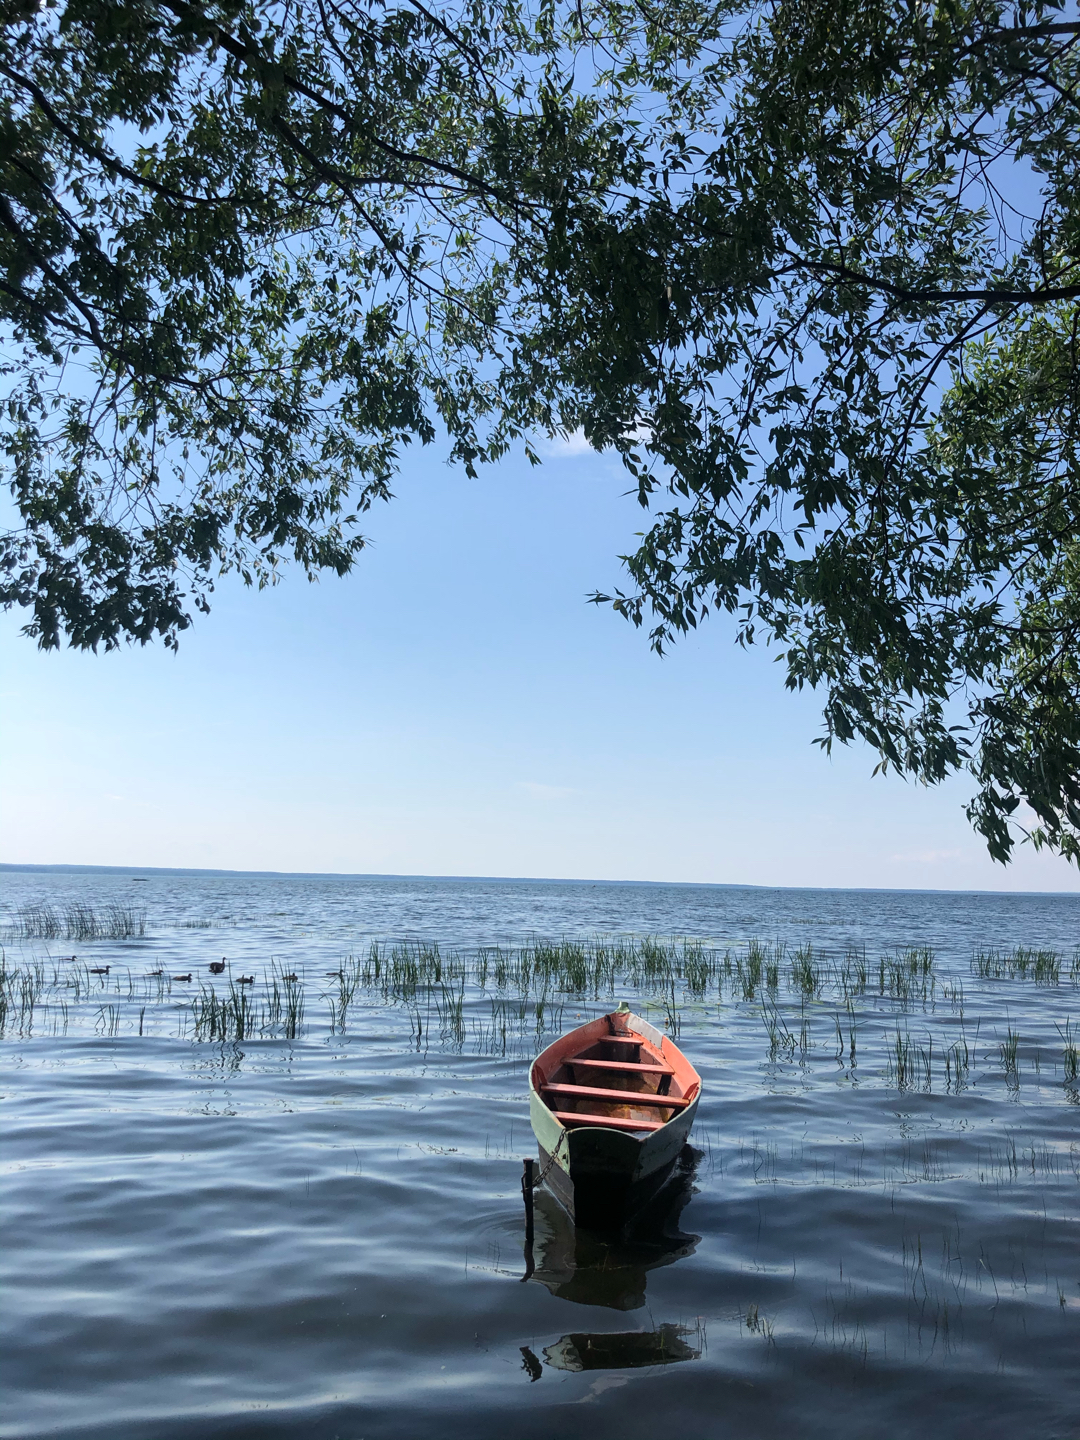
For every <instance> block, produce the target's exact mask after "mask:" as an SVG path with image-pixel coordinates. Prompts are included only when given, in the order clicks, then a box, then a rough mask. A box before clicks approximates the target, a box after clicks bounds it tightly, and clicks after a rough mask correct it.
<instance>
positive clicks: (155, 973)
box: [58, 955, 300, 985]
mask: <svg viewBox="0 0 1080 1440" xmlns="http://www.w3.org/2000/svg"><path fill="white" fill-rule="evenodd" d="M58 958H59V959H61V960H67V961H72V960H77V959H78V958H79V957H78V956H77V955H61V956H59V957H58ZM227 964H228V961H227V960H226V958H225V956H224V955H223V956H222V957H221V959H220V960H211V961H210V964H209V965H208V966H207V969H208V970H209V971H210V974H211V975H224V973H225V966H226V965H227ZM111 969H112V966H111V965H91V966H90V967H89V970H88V973H89V974H91V975H108V973H109V971H110V970H111ZM164 975H165V971H164V970H151V971H149V973H148V974H147V979H148V980H160V979H163V978H164ZM170 978H171V979H173V980H174V981H181V982H183V983H184V984H188V983H190V981H191V980H192V979H193V974H192V972H191V971H189V972H188V973H187V974H186V975H173V976H171V977H170ZM281 978H282V979H283V980H292V981H296V980H298V979H299V978H300V977H299V976H298V975H283V976H282V977H281ZM236 984H237V985H254V984H255V976H254V975H237V977H236Z"/></svg>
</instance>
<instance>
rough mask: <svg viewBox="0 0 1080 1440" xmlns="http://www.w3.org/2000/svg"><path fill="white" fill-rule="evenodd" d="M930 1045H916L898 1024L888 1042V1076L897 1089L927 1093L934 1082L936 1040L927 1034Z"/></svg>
mask: <svg viewBox="0 0 1080 1440" xmlns="http://www.w3.org/2000/svg"><path fill="white" fill-rule="evenodd" d="M927 1039H928V1041H929V1045H928V1047H927V1049H925V1050H924V1049H923V1048H922V1046H921V1045H916V1043H915V1041H914V1040H913V1039H912V1038H911V1036H910V1034H909V1033H908V1032H907V1031H906V1030H901V1029H900V1026H899V1025H897V1027H896V1033H895V1035H894V1036H893V1037H892V1039H891V1040H889V1042H888V1078H889V1081H890V1083H892V1084H893V1085H895V1086H896V1088H897V1090H924V1091H926V1092H927V1093H929V1092H930V1089H931V1087H932V1084H933V1065H934V1040H933V1036H927Z"/></svg>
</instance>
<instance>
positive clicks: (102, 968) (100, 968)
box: [90, 965, 110, 975]
mask: <svg viewBox="0 0 1080 1440" xmlns="http://www.w3.org/2000/svg"><path fill="white" fill-rule="evenodd" d="M109 969H110V967H109V966H108V965H95V966H94V967H93V969H92V970H91V971H90V974H91V975H107V974H108V973H109Z"/></svg>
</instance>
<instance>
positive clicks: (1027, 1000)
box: [0, 872, 1080, 1440]
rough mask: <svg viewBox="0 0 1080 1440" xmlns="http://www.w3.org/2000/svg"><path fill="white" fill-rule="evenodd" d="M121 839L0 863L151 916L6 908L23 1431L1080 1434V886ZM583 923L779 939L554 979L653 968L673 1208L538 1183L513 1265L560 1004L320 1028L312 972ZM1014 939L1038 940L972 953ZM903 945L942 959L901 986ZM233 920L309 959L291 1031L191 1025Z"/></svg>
mask: <svg viewBox="0 0 1080 1440" xmlns="http://www.w3.org/2000/svg"><path fill="white" fill-rule="evenodd" d="M136 874H137V872H133V874H132V876H119V875H106V874H78V875H61V874H50V873H30V872H8V873H6V874H4V875H3V876H2V877H0V883H2V889H3V900H4V905H5V909H6V912H7V915H6V918H7V920H8V921H11V920H12V919H13V918H15V916H16V915H17V913H18V912H19V911H20V910H22V909H24V908H25V907H33V906H41V905H43V904H52V905H53V906H54V907H57V908H59V909H62V908H63V907H64V906H65V905H70V904H73V903H84V904H87V905H92V906H95V907H98V908H100V907H102V906H104V905H107V904H109V903H111V902H112V903H117V904H120V905H123V906H135V907H140V908H142V909H145V912H146V934H145V936H144V937H143V938H141V939H132V940H126V941H95V942H78V943H77V942H74V941H67V940H57V941H55V942H53V941H50V942H45V941H41V940H29V941H23V942H19V941H11V940H9V941H8V942H7V943H6V945H5V971H6V972H9V973H12V974H24V973H30V972H31V971H32V970H33V967H34V966H35V965H36V966H37V967H38V974H39V978H40V987H39V993H38V997H37V1004H36V1007H35V1009H34V1011H33V1013H32V1014H29V1015H28V1014H27V1013H22V1014H21V1015H20V1014H19V1013H16V1012H10V1013H9V1016H8V1020H7V1023H6V1032H5V1036H4V1059H5V1063H4V1076H3V1096H4V1132H5V1137H6V1139H5V1145H4V1150H3V1171H2V1173H3V1204H4V1220H5V1235H6V1243H5V1246H4V1250H3V1257H2V1266H3V1271H2V1283H3V1287H4V1291H3V1293H4V1296H5V1303H4V1306H3V1323H4V1326H5V1335H4V1340H3V1353H4V1356H5V1362H4V1372H5V1390H6V1402H5V1406H4V1410H3V1417H2V1419H0V1435H2V1436H3V1437H5V1440H6V1437H11V1440H14V1437H31V1436H33V1437H37V1436H57V1437H69V1436H70V1437H74V1436H86V1437H101V1440H105V1437H108V1440H135V1437H140V1440H141V1437H146V1440H179V1437H194V1436H199V1437H203V1436H206V1437H219V1436H220V1437H228V1440H247V1437H253V1440H254V1437H286V1436H288V1437H292V1436H303V1437H305V1440H307V1437H311V1440H330V1437H341V1440H384V1437H386V1440H390V1437H394V1440H415V1437H421V1436H429V1435H430V1436H433V1437H434V1436H438V1437H459V1436H460V1437H462V1440H465V1437H469V1440H487V1437H492V1440H494V1437H503V1436H506V1435H513V1436H515V1437H522V1440H532V1437H537V1440H539V1437H548V1436H550V1435H552V1434H553V1433H558V1434H560V1435H562V1436H566V1437H569V1440H577V1437H582V1440H584V1437H588V1440H605V1437H609V1436H610V1437H612V1440H614V1437H616V1436H618V1437H620V1440H636V1437H639V1436H640V1437H642V1440H644V1437H646V1436H649V1437H650V1440H651V1437H652V1436H654V1435H655V1433H656V1430H657V1427H658V1426H661V1425H662V1426H664V1427H679V1428H681V1429H682V1431H683V1432H684V1433H686V1434H687V1435H689V1436H691V1437H694V1440H697V1437H709V1440H714V1437H716V1440H719V1437H727V1436H731V1437H735V1436H742V1435H743V1434H745V1433H746V1432H748V1431H753V1432H755V1433H758V1434H762V1435H772V1434H778V1433H781V1432H782V1431H783V1432H784V1433H787V1434H791V1435H796V1436H800V1437H817V1436H819V1435H820V1436H823V1437H824V1436H829V1437H830V1440H835V1437H864V1436H875V1437H876V1436H889V1437H904V1436H916V1435H917V1436H919V1437H920V1440H921V1437H923V1436H925V1435H926V1434H927V1433H930V1434H939V1435H948V1436H950V1437H967V1436H973V1437H975V1436H977V1437H979V1440H991V1437H996V1436H1001V1437H1005V1436H1008V1437H1010V1440H1015V1437H1016V1436H1017V1435H1018V1434H1022V1435H1024V1436H1036V1437H1041V1436H1045V1437H1051V1436H1055V1437H1056V1436H1062V1437H1064V1436H1080V1366H1078V1364H1077V1356H1078V1355H1080V1243H1078V1242H1080V1233H1078V1229H1077V1226H1078V1208H1077V1201H1078V1199H1080V1105H1078V1103H1077V1099H1078V1090H1077V1085H1076V1084H1075V1083H1074V1082H1073V1081H1072V1080H1071V1078H1070V1074H1069V1071H1068V1068H1067V1059H1066V1045H1067V1043H1068V1037H1069V1035H1071V1034H1072V1033H1073V1031H1072V1028H1071V1027H1072V1026H1074V1025H1075V1027H1076V1029H1077V1030H1078V1031H1080V988H1078V986H1077V979H1078V976H1077V974H1076V972H1075V970H1074V968H1073V965H1074V953H1075V950H1076V947H1077V945H1078V944H1080V896H1022V895H1003V896H989V895H948V894H939V895H934V894H917V893H912V894H904V893H895V892H889V893H885V892H839V891H806V890H802V891H785V890H757V889H710V888H708V887H669V886H614V885H602V884H601V885H590V884H547V883H528V882H513V883H496V882H467V881H438V882H435V881H416V880H354V879H339V878H292V877H281V878H265V877H258V878H255V877H252V878H246V877H235V878H234V877H229V878H224V877H223V878H213V877H198V876H172V875H164V874H152V875H149V876H148V877H147V878H146V880H145V881H144V882H142V883H140V882H139V881H138V880H136V878H135V875H136ZM598 935H599V936H603V935H608V936H615V935H620V936H626V935H636V936H644V935H664V936H680V937H690V938H691V939H694V940H699V941H702V942H704V943H705V944H707V945H708V946H711V947H715V948H716V950H717V951H718V952H721V953H722V952H723V951H724V950H725V949H730V952H731V955H732V957H733V959H735V960H737V959H738V958H739V957H740V956H743V955H745V942H747V941H748V940H751V939H758V940H761V941H764V942H767V943H768V944H769V945H773V944H775V943H780V944H782V945H784V946H786V947H787V950H786V952H785V956H784V959H783V961H782V963H781V965H780V983H779V986H778V989H777V991H776V994H775V997H774V999H773V1000H771V1001H769V1000H768V999H766V1003H765V1005H764V1007H763V1001H762V996H761V994H760V993H758V994H755V996H754V997H753V998H752V999H750V998H745V997H744V996H743V995H741V994H740V993H739V991H738V988H737V986H736V985H735V984H734V983H733V982H731V981H729V982H727V983H725V984H720V985H719V986H717V985H714V986H712V987H711V988H710V989H709V990H708V992H707V993H706V994H705V995H704V996H700V995H698V996H695V995H693V994H691V993H688V992H687V991H686V990H685V987H683V986H682V985H681V984H680V985H679V987H678V992H679V993H678V994H677V995H672V996H669V997H667V999H666V1000H665V997H664V996H661V995H659V994H657V993H652V992H650V991H649V990H648V988H647V987H646V988H645V989H642V990H637V991H633V990H631V989H629V988H628V987H626V986H623V987H620V988H619V990H618V993H617V994H616V995H614V996H613V997H603V996H602V997H599V998H597V997H595V996H581V995H573V994H564V995H562V996H557V997H551V1000H552V1007H553V1008H552V1009H550V1010H549V1011H548V1012H547V1014H546V1016H545V1020H546V1023H547V1024H548V1025H549V1026H550V1025H552V1024H554V1025H557V1026H561V1027H562V1028H568V1027H569V1026H571V1025H573V1024H577V1023H580V1021H579V1018H578V1017H581V1018H584V1017H585V1016H587V1015H593V1014H596V1013H599V1012H600V1011H602V1010H604V1009H607V1008H610V1006H611V1003H612V1000H613V999H616V1000H617V999H619V998H623V996H624V995H625V996H626V998H629V999H631V1000H632V1001H633V1002H634V1004H635V1006H636V1007H639V1008H641V1009H642V1010H644V1011H646V1012H647V1013H648V1014H649V1015H650V1017H651V1018H653V1019H654V1020H655V1021H657V1023H659V1017H661V1016H663V1015H666V1014H667V1010H666V1009H665V1004H672V1003H673V1004H674V1005H675V1007H676V1009H677V1012H678V1017H679V1023H681V1027H682V1028H681V1034H680V1044H681V1045H682V1046H683V1048H684V1049H685V1050H686V1051H687V1053H688V1054H689V1055H690V1056H691V1058H692V1059H693V1061H694V1063H695V1064H696V1066H697V1068H698V1069H699V1071H700V1072H701V1074H702V1076H703V1081H704V1098H703V1100H702V1104H701V1107H700V1111H699V1120H698V1123H697V1125H696V1127H695V1131H694V1136H693V1139H694V1143H695V1146H696V1148H697V1151H698V1156H697V1162H696V1171H695V1174H694V1177H693V1182H692V1186H691V1188H690V1190H689V1192H688V1195H687V1197H685V1199H686V1203H685V1206H684V1208H683V1209H682V1210H681V1212H680V1213H679V1214H678V1215H677V1217H675V1219H674V1220H673V1221H672V1223H671V1225H670V1226H669V1234H668V1237H667V1239H666V1240H665V1241H664V1242H663V1243H662V1244H657V1243H653V1244H650V1245H646V1244H645V1243H643V1242H638V1243H629V1242H627V1243H621V1244H609V1243H606V1242H603V1241H600V1240H596V1239H595V1238H591V1237H588V1236H581V1235H575V1234H574V1233H573V1231H572V1230H571V1229H570V1227H569V1226H568V1225H567V1224H566V1222H565V1220H564V1219H563V1218H562V1216H561V1212H560V1211H559V1210H558V1208H557V1206H553V1205H551V1204H550V1203H548V1202H547V1201H546V1199H545V1198H544V1197H543V1196H541V1197H540V1200H539V1204H538V1217H537V1246H536V1260H537V1269H536V1272H535V1274H534V1275H533V1277H532V1278H531V1279H530V1280H528V1281H527V1282H525V1283H523V1282H522V1275H523V1274H524V1269H525V1267H524V1262H523V1254H522V1218H521V1202H520V1194H519V1191H518V1180H519V1176H520V1171H521V1157H522V1156H523V1155H525V1154H528V1153H530V1151H531V1147H532V1141H531V1135H530V1132H529V1127H528V1119H527V1104H526V1099H525V1085H526V1070H527V1062H528V1058H529V1056H530V1054H531V1053H532V1052H533V1051H534V1049H535V1048H537V1045H538V1043H539V1040H538V1037H537V1036H536V1035H535V1034H533V1033H530V1032H529V1031H528V1030H527V1028H521V1027H519V1029H518V1030H516V1031H515V1030H514V1029H513V1027H511V1029H510V1031H509V1033H508V1034H507V1033H506V1031H505V1024H504V1025H503V1031H502V1032H500V1031H499V1027H498V1024H497V1020H498V1015H499V1014H501V1013H503V1012H499V1011H498V1003H497V1002H499V999H500V997H499V994H498V993H497V992H496V990H495V989H494V986H493V983H489V985H488V987H487V988H486V989H485V988H481V987H480V986H479V985H478V984H476V983H475V982H474V981H470V983H469V984H468V985H467V986H466V988H465V991H464V992H463V997H462V998H463V1005H462V1010H461V1012H460V1017H459V1022H458V1023H457V1024H456V1025H454V1024H449V1023H447V1022H446V1019H445V1016H444V1015H442V1014H441V1013H440V1011H439V996H437V995H436V996H434V998H433V997H432V995H430V994H429V995H427V996H426V997H423V996H422V997H419V998H418V999H417V1000H416V1001H415V1002H413V1003H412V1004H403V1003H395V1002H394V1001H393V1000H392V999H390V1000H388V999H386V998H384V996H383V995H382V994H381V993H380V992H379V990H378V989H377V988H372V987H369V988H367V989H360V990H358V991H357V993H356V995H355V996H354V997H353V1000H352V1003H351V1006H350V1008H349V1010H348V1014H347V1016H346V1017H345V1018H344V1020H343V1021H342V1022H341V1024H337V1023H332V1021H333V1019H334V1017H333V1013H332V1011H331V1009H330V1003H331V1001H332V1000H333V999H334V995H335V993H336V986H337V981H336V979H335V978H334V977H333V976H332V975H330V974H328V973H327V972H330V971H333V970H336V969H339V968H342V967H347V966H348V965H349V964H352V963H353V962H351V961H349V960H348V957H350V956H354V957H355V956H363V955H366V953H367V949H368V946H369V944H370V942H371V940H372V939H380V940H385V939H391V940H392V939H393V938H395V937H397V938H401V937H414V938H415V937H420V938H423V939H426V940H427V941H429V942H437V943H438V944H439V946H440V949H441V950H442V951H444V952H450V951H453V950H457V951H459V952H461V953H462V954H465V955H470V954H471V953H472V952H473V951H474V950H475V949H476V948H477V947H479V946H485V945H495V944H503V945H508V944H511V943H513V942H517V941H520V940H522V939H523V938H526V937H528V936H542V937H595V936H598ZM807 943H809V944H811V945H812V946H813V947H814V949H815V953H816V954H817V956H818V961H817V963H818V964H819V965H820V966H821V969H822V974H823V976H825V977H826V978H825V979H824V980H823V982H822V984H821V987H820V990H819V992H818V993H817V994H815V995H813V996H812V997H810V998H809V999H808V998H806V997H805V996H804V995H803V994H802V993H801V992H800V991H799V989H798V987H797V985H796V984H795V981H794V979H793V978H792V974H791V970H790V958H791V954H792V952H793V950H794V948H795V947H797V946H801V945H805V944H807ZM1017 945H1023V946H1028V947H1032V948H1040V949H1052V950H1055V951H1056V952H1057V953H1058V957H1059V966H1058V972H1057V974H1056V977H1054V978H1053V979H1052V981H1051V982H1048V983H1039V984H1036V983H1035V981H1034V980H1033V979H1032V978H1030V976H1029V977H1027V978H1024V977H1022V976H1014V977H1013V978H999V979H990V978H983V977H980V976H979V975H977V974H973V973H972V965H971V961H972V954H973V952H974V951H975V950H978V949H991V948H996V949H999V950H1006V949H1010V948H1012V947H1015V946H1017ZM906 946H931V947H933V949H934V951H935V975H934V977H933V983H932V985H931V986H930V988H929V989H925V990H924V991H923V992H921V993H918V994H909V995H908V996H907V998H906V999H903V998H898V997H897V996H896V995H892V994H888V993H885V994H882V993H880V989H881V987H879V986H877V984H876V981H874V980H873V977H874V976H876V975H877V974H878V973H879V972H878V970H877V968H876V967H877V966H878V964H879V960H880V957H881V956H882V955H883V954H885V953H886V952H888V953H892V952H894V951H896V950H897V948H898V947H906ZM853 949H857V950H858V951H859V952H860V953H863V954H864V955H865V957H866V964H867V966H868V969H869V972H870V975H871V978H872V983H871V984H870V985H869V986H868V987H866V988H865V992H864V993H860V994H858V995H855V996H854V997H852V996H851V995H845V994H844V993H843V992H842V990H841V988H839V986H838V982H837V981H836V978H835V977H836V975H837V974H838V973H839V972H838V967H839V966H840V964H841V962H842V959H843V956H844V955H845V954H848V953H850V952H851V951H852V950H853ZM72 954H76V955H77V959H76V960H74V961H72V960H70V959H66V958H63V959H62V958H61V957H68V956H71V955H72ZM222 956H225V957H226V958H227V963H228V966H229V970H230V972H231V973H232V974H233V975H234V976H235V975H239V974H244V975H252V976H254V978H255V985H254V986H253V987H252V989H253V990H255V991H257V992H258V993H259V994H263V993H264V992H265V986H266V982H267V980H268V977H270V976H271V975H272V974H273V973H275V968H276V971H277V972H278V973H284V971H285V970H288V971H290V972H292V973H296V974H297V975H299V976H300V977H301V980H302V982H303V985H304V991H305V1005H306V1010H305V1018H304V1024H303V1026H302V1028H301V1030H300V1033H299V1034H298V1035H297V1037H296V1038H294V1039H291V1040H289V1039H285V1038H282V1036H281V1034H280V1032H278V1033H275V1032H273V1031H271V1030H267V1031H265V1032H263V1033H259V1034H258V1035H257V1036H256V1037H255V1038H246V1039H245V1040H243V1041H242V1042H236V1041H231V1042H224V1043H222V1042H211V1041H206V1040H201V1039H199V1038H197V1034H198V1031H197V1027H196V1025H195V1023H194V1016H193V1011H192V993H193V992H195V991H198V989H199V980H200V977H203V979H204V982H205V977H206V976H207V965H208V964H209V962H210V961H211V960H220V959H221V957H222ZM822 956H824V959H823V960H822V958H821V957H822ZM106 965H107V966H108V967H109V973H108V974H107V975H101V976H95V977H93V978H92V979H91V978H90V977H89V975H88V970H89V969H90V968H95V969H104V967H105V966H106ZM830 966H832V967H833V968H832V969H830ZM158 970H162V971H164V972H165V973H164V975H163V976H162V977H155V976H153V973H152V972H155V971H158ZM76 973H78V975H79V976H80V977H81V978H79V979H78V981H76V979H75V978H74V977H75V976H76ZM183 973H191V974H192V975H193V976H194V977H195V978H194V979H193V981H191V982H183V981H173V980H172V979H171V977H172V976H174V975H177V974H183ZM882 973H883V972H882ZM830 977H831V978H830ZM1043 978H1044V980H1045V979H1046V978H1047V977H1046V976H1045V975H1044V977H1043ZM11 993H12V994H14V993H15V992H14V991H12V992H11ZM503 998H505V997H503ZM849 1001H850V1005H849ZM770 1005H771V1006H772V1009H771V1010H770V1008H769V1007H770ZM770 1016H771V1017H772V1020H771V1023H772V1025H773V1032H772V1040H771V1039H770V1030H769V1024H767V1023H766V1022H767V1021H768V1020H769V1019H770ZM777 1017H778V1018H777ZM503 1018H504V1020H505V1015H504V1017H503ZM778 1020H779V1022H782V1025H783V1027H784V1028H783V1030H782V1031H780V1032H778V1031H777V1030H776V1025H777V1023H778ZM838 1021H839V1022H840V1033H839V1034H838V1032H837V1022H838ZM530 1023H531V1022H530ZM140 1028H141V1031H142V1033H141V1034H140V1033H139V1031H140ZM852 1029H854V1032H855V1036H856V1050H855V1056H854V1059H853V1057H852V1055H851V1045H850V1034H851V1031H852ZM778 1033H779V1034H780V1037H781V1043H780V1044H779V1045H777V1044H776V1043H775V1039H776V1036H777V1034H778ZM785 1033H786V1035H788V1036H790V1043H787V1042H785V1041H784V1040H783V1035H784V1034H785ZM898 1045H899V1046H900V1050H901V1052H902V1054H903V1055H904V1056H906V1057H907V1060H908V1062H909V1065H908V1068H907V1070H906V1072H905V1071H903V1070H899V1071H898V1065H897V1046H898ZM960 1047H964V1049H963V1052H961V1048H960ZM961 1053H963V1054H964V1055H965V1056H966V1060H965V1063H964V1064H963V1066H961V1065H960V1058H961ZM946 1057H949V1063H948V1065H947V1064H946ZM664 1361H666V1362H667V1363H661V1362H664Z"/></svg>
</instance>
